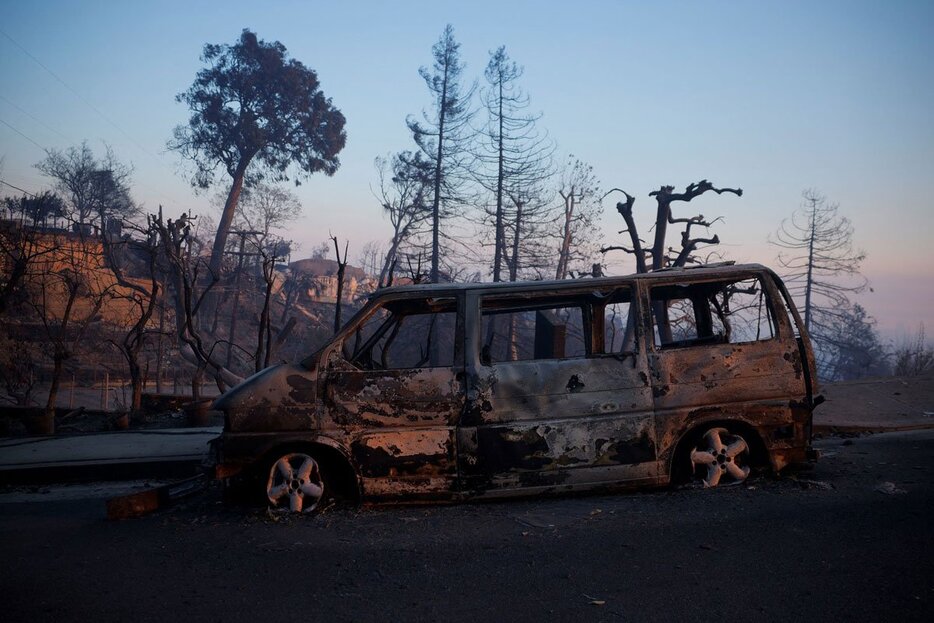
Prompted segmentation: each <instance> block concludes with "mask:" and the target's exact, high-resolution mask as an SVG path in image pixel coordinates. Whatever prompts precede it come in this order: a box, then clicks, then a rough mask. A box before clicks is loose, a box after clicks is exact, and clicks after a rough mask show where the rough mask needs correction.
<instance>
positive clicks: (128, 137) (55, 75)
mask: <svg viewBox="0 0 934 623" xmlns="http://www.w3.org/2000/svg"><path fill="white" fill-rule="evenodd" d="M0 34H2V35H3V36H4V37H6V38H7V39H9V40H10V42H11V43H12V44H13V45H15V46H16V47H17V48H19V50H20V52H22V53H23V54H25V55H26V56H28V57H29V58H31V59H32V61H33V62H34V63H36V64H37V65H38V66H39V67H41V68H42V69H44V70H45V71H46V72H47V73H48V74H49V75H50V76H52V77H53V78H55V79H56V80H57V81H58V82H59V83H60V84H61V85H62V86H63V87H65V88H66V89H68V90H69V91H71V93H72V94H73V95H74V96H75V97H77V98H78V99H79V100H81V102H82V103H84V105H85V106H87V107H88V108H90V109H91V110H93V111H94V112H95V113H97V114H98V116H100V118H101V119H103V120H104V121H106V122H107V123H109V124H110V125H111V126H113V127H114V129H116V130H117V131H118V132H120V133H121V134H123V136H124V137H126V139H127V140H129V141H130V142H131V143H133V144H134V145H136V147H137V148H138V149H139V150H140V151H142V152H144V153H147V154H149V152H148V151H147V150H146V148H145V147H143V146H142V145H140V144H139V143H137V142H136V140H134V139H133V137H132V136H130V135H129V134H127V133H126V131H124V129H123V128H121V127H120V126H118V125H117V124H116V123H114V122H113V121H111V119H110V117H108V116H107V115H105V114H104V113H102V112H101V111H100V110H99V109H98V108H97V107H96V106H94V104H92V103H91V102H89V101H88V100H87V99H85V97H84V96H83V95H81V94H80V93H78V92H77V91H76V90H74V89H73V88H71V86H70V85H69V84H68V83H67V82H65V81H64V80H62V79H61V78H60V77H59V76H58V74H56V73H55V72H54V71H52V70H51V69H49V68H48V67H46V66H45V65H43V64H42V61H40V60H39V59H38V58H36V57H35V56H33V55H32V54H30V53H29V50H27V49H26V48H24V47H23V46H21V45H20V44H19V43H18V42H17V41H16V39H14V38H13V37H11V36H10V35H8V34H7V33H6V31H4V30H3V29H2V28H0ZM149 155H150V156H151V155H152V154H149Z"/></svg>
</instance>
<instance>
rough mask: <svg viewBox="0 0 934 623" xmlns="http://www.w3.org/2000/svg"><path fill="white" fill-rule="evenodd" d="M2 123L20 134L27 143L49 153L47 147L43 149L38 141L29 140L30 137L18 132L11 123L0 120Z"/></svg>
mask: <svg viewBox="0 0 934 623" xmlns="http://www.w3.org/2000/svg"><path fill="white" fill-rule="evenodd" d="M0 123H2V124H3V125H5V126H6V127H8V128H10V129H11V130H13V131H14V132H16V133H17V134H19V135H20V136H22V137H23V138H24V139H26V140H27V141H29V142H30V143H32V144H33V145H35V146H36V147H38V148H39V149H41V150H42V151H48V150H46V148H45V147H43V146H42V145H40V144H39V143H37V142H36V141H34V140H32V139H31V138H29V137H28V136H26V135H25V134H23V133H22V132H20V131H19V130H17V129H16V128H14V127H13V126H11V125H10V124H9V123H7V122H6V121H4V120H3V119H0Z"/></svg>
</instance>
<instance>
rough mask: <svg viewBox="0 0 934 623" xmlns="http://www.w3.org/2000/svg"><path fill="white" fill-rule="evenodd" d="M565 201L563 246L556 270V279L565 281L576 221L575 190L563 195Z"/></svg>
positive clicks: (559, 250)
mask: <svg viewBox="0 0 934 623" xmlns="http://www.w3.org/2000/svg"><path fill="white" fill-rule="evenodd" d="M561 198H562V199H564V228H563V235H562V236H561V246H560V247H559V248H558V267H557V269H556V270H555V279H564V278H565V277H567V276H568V264H569V263H570V255H571V222H572V221H573V220H574V207H575V202H576V201H575V197H574V189H573V188H571V192H569V193H568V194H564V193H561Z"/></svg>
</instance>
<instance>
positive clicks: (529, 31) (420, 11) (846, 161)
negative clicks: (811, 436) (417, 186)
mask: <svg viewBox="0 0 934 623" xmlns="http://www.w3.org/2000/svg"><path fill="white" fill-rule="evenodd" d="M3 4H4V10H3V19H2V21H0V157H2V158H3V161H2V166H0V179H2V180H3V181H4V182H6V183H8V184H13V185H15V186H18V187H20V188H23V189H26V190H28V191H36V190H42V189H44V188H46V187H47V186H48V182H47V180H45V179H44V178H43V177H42V175H41V174H40V173H39V172H38V171H37V170H36V169H35V168H34V166H33V165H34V164H35V163H36V162H38V161H39V160H41V159H42V157H43V149H44V148H55V149H63V148H67V147H68V146H70V145H75V144H78V143H79V142H80V141H82V140H84V139H87V140H88V141H89V143H90V145H91V146H92V148H94V149H95V150H97V151H102V150H103V144H104V143H106V144H109V145H111V146H112V147H113V149H114V150H115V152H116V154H117V156H118V157H119V158H121V159H122V160H123V161H126V162H129V163H132V165H133V166H134V168H135V172H134V176H133V179H134V185H133V194H134V197H135V199H136V200H137V201H139V202H142V203H143V204H144V205H145V206H146V207H147V208H149V209H152V210H155V209H156V208H157V206H158V205H159V204H163V205H164V206H165V209H166V210H167V211H168V212H169V213H170V214H173V213H174V214H178V213H181V212H182V211H194V212H195V213H202V212H210V211H211V208H210V207H209V204H210V198H209V196H206V195H196V194H195V193H194V192H193V191H192V190H191V187H190V185H189V184H188V183H187V181H186V178H185V176H184V171H183V170H182V168H181V162H180V161H179V159H178V157H177V156H176V154H174V153H172V152H167V151H166V147H165V144H166V140H167V139H168V138H169V137H170V135H171V131H172V128H173V127H174V126H175V125H177V124H179V123H184V122H185V121H186V119H187V111H186V109H185V108H184V106H183V105H181V104H177V103H176V102H175V100H174V97H175V95H176V94H177V93H179V92H181V91H183V90H185V89H186V88H187V87H188V86H189V85H190V83H191V81H192V79H193V78H194V75H195V73H196V72H197V71H198V69H200V68H201V67H202V63H201V61H200V59H199V57H200V53H201V49H202V47H203V45H204V44H205V43H207V42H211V43H231V42H233V41H235V39H236V38H237V37H238V36H239V33H240V31H241V30H242V29H243V28H250V29H251V30H254V31H255V32H256V33H257V34H258V35H259V36H260V37H261V38H263V39H266V40H279V41H281V42H282V43H283V44H284V45H285V46H286V47H287V48H288V50H289V53H290V55H291V56H293V57H294V58H297V59H299V60H301V61H302V62H304V63H305V64H307V65H308V66H310V67H312V68H313V69H315V70H316V71H317V72H318V76H319V78H320V81H321V84H322V89H323V90H324V92H325V93H326V94H327V95H328V96H330V97H331V98H332V99H333V102H334V104H335V105H336V106H337V107H338V108H340V109H341V110H342V111H343V113H344V114H345V116H346V117H347V133H348V142H347V147H346V149H345V150H344V151H343V152H342V154H341V161H342V166H341V168H340V171H339V172H338V173H337V174H336V175H335V176H334V177H332V178H327V177H323V176H318V177H314V178H312V179H311V180H309V181H307V182H306V183H305V184H303V185H302V186H301V187H300V188H299V189H297V192H298V194H299V196H300V198H301V200H302V202H303V204H304V212H305V216H304V217H303V219H302V220H301V222H300V223H299V224H298V225H297V226H295V227H294V228H293V229H292V231H291V232H290V234H291V235H292V236H293V237H295V238H296V239H297V240H298V241H299V242H301V243H302V245H303V247H304V248H305V249H308V248H311V247H312V246H314V245H315V244H317V243H319V242H321V241H323V240H325V239H326V238H327V236H328V233H329V232H333V233H334V234H336V235H337V236H339V237H340V238H342V239H344V238H348V239H349V240H350V242H351V248H352V251H351V255H352V256H353V253H354V251H353V248H354V247H355V248H356V250H357V251H359V250H360V248H361V247H362V246H363V245H364V244H365V243H366V242H368V241H370V240H383V239H385V238H387V237H388V235H389V232H390V230H389V224H388V222H387V221H386V220H385V219H384V218H383V217H382V215H381V213H380V209H379V205H378V203H377V201H376V200H375V198H374V196H373V194H372V191H371V186H372V185H373V184H374V183H375V171H374V168H373V159H374V158H375V157H376V156H379V155H384V154H387V153H389V152H391V151H397V150H399V149H403V148H408V147H410V146H411V138H410V136H409V133H408V131H407V130H406V127H405V118H406V116H407V115H409V114H417V113H419V112H420V111H421V110H422V109H423V108H424V107H425V106H427V105H428V104H429V99H428V93H427V91H426V89H425V86H424V83H423V82H422V81H421V79H420V77H419V76H418V73H417V70H418V67H419V66H421V65H427V64H429V63H430V62H431V57H430V48H431V45H432V44H433V43H434V42H435V41H436V40H437V38H438V36H439V35H440V33H441V31H442V29H443V28H444V25H445V24H447V23H451V24H452V25H453V26H454V28H455V36H456V38H457V39H458V41H459V42H460V43H461V46H462V47H461V50H462V54H463V59H464V60H465V61H466V63H467V74H468V75H469V76H471V77H480V76H481V74H482V70H483V67H484V66H485V65H486V61H487V58H488V53H489V51H491V50H493V49H495V48H496V47H498V46H499V45H505V46H506V48H507V51H508V52H509V54H510V55H511V56H512V58H513V59H514V60H516V61H517V62H518V63H519V64H521V65H523V66H524V67H525V76H524V78H523V86H524V88H525V90H526V91H527V92H528V94H529V95H530V97H531V102H532V107H533V109H534V110H537V111H541V112H542V113H543V118H542V121H541V123H542V125H543V127H545V128H547V130H548V132H549V134H550V135H551V136H552V137H553V138H554V139H555V140H556V141H557V144H558V149H559V151H560V153H563V154H567V153H573V154H574V155H576V156H577V157H579V158H581V159H583V160H586V161H587V162H589V163H590V164H592V165H593V166H594V169H595V171H596V173H597V175H598V176H599V178H600V179H601V181H602V183H603V186H604V187H605V188H610V187H614V186H615V187H622V188H625V189H626V190H628V191H629V192H630V193H631V194H634V195H636V196H637V202H636V211H637V214H641V215H642V216H643V218H642V222H645V223H646V224H645V225H644V226H643V227H647V226H648V223H647V222H646V221H645V218H647V217H649V215H650V214H651V212H652V202H651V200H650V198H649V197H648V196H647V194H648V193H649V192H650V191H652V190H654V189H656V188H658V186H660V185H661V184H674V185H676V186H678V187H683V186H685V185H686V184H688V183H690V182H692V181H697V180H700V179H703V178H707V179H710V180H711V181H712V182H714V183H715V184H717V185H723V186H741V187H742V188H743V189H744V191H745V194H744V196H743V197H742V198H736V197H734V196H732V195H723V196H719V197H718V196H716V195H713V196H710V197H708V196H704V197H703V198H701V199H700V200H698V201H696V202H694V203H693V204H691V205H690V206H689V207H687V208H686V210H685V211H686V212H687V211H689V212H691V213H692V214H694V213H697V212H701V213H703V214H705V215H706V216H710V217H712V216H722V217H723V219H724V222H723V223H718V224H717V226H716V228H715V230H714V231H715V232H716V233H718V234H719V236H720V238H721V240H723V243H724V244H723V248H724V250H725V251H727V253H728V254H729V256H730V257H732V258H733V259H736V260H738V261H757V262H762V263H765V264H769V265H774V264H775V260H774V258H775V249H774V248H772V247H769V246H768V245H767V244H766V238H767V236H768V234H769V233H770V232H772V231H774V230H775V229H776V228H777V227H778V225H779V223H780V222H781V220H782V219H783V218H785V217H787V216H789V215H790V214H791V212H792V211H793V210H794V209H796V208H797V207H798V206H799V204H800V195H801V192H802V190H804V189H806V188H816V189H819V190H820V191H821V192H823V193H824V194H825V195H826V196H827V197H828V198H829V199H830V200H832V201H834V202H836V203H839V204H840V211H841V213H842V214H844V215H846V216H847V217H849V218H850V219H851V220H852V222H853V224H854V226H855V230H856V236H855V238H856V244H857V245H858V246H859V247H861V248H862V249H865V251H866V252H867V254H868V259H867V260H866V262H865V264H864V266H863V268H864V271H863V272H864V273H865V274H866V276H867V277H869V279H870V280H871V281H872V285H873V290H874V291H873V292H867V293H866V294H864V295H861V296H860V297H859V301H860V302H861V303H862V304H863V305H864V306H865V307H867V308H868V309H869V311H870V312H871V313H872V314H874V315H875V317H876V318H877V319H878V321H879V326H880V329H881V330H882V332H883V335H884V336H885V337H888V338H891V337H897V336H898V335H900V334H904V333H908V332H913V331H914V330H916V329H917V327H918V324H919V323H920V322H924V323H925V324H926V326H927V328H928V330H929V332H934V243H932V241H931V236H932V234H934V231H932V230H934V201H932V199H931V197H932V194H931V192H930V190H929V185H930V184H932V182H934V2H930V1H926V0H923V1H908V0H903V1H891V2H883V1H875V2H864V1H858V0H847V1H842V2H833V1H823V2H813V1H809V2H798V1H792V0H783V1H782V2H766V1H760V2H739V1H735V0H734V1H730V2H696V1H695V2H624V1H617V2H612V1H597V0H578V1H576V2H573V3H571V2H547V1H544V0H538V1H510V0H498V1H487V0H476V1H472V2H438V1H437V0H435V1H434V2H420V1H418V2H417V1H405V0H403V1H400V2H353V1H347V2H340V3H337V2H315V1H305V2H267V3H257V2H251V3H246V2H239V1H230V0H229V1H226V2H205V1H194V2H193V1H191V0H188V1H187V2H176V1H171V0H163V1H161V2H158V3H156V2H147V3H142V2H116V1H105V0H102V1H97V2H92V1H83V2H76V1H74V2H52V1H42V0H36V1H34V2H28V3H27V2H5V3H3ZM10 192H13V191H12V190H11V189H10V188H9V187H7V186H4V187H3V188H2V189H0V193H3V194H6V193H10ZM621 228H622V227H621V223H620V222H619V217H618V215H616V213H615V211H614V210H613V209H612V203H611V202H607V212H606V214H605V217H604V230H605V240H606V241H607V242H613V241H619V240H620V239H619V236H618V234H617V233H616V232H617V231H618V230H619V229H621ZM608 260H609V261H608V263H609V265H610V271H611V272H612V273H615V274H622V273H628V272H631V271H632V266H631V259H630V258H628V257H626V256H611V257H609V258H608Z"/></svg>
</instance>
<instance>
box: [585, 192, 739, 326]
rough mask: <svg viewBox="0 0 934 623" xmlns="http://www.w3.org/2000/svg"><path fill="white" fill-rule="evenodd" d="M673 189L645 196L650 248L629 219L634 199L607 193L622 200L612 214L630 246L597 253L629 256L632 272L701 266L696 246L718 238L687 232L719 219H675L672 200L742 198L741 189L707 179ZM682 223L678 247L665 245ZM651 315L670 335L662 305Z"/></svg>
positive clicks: (665, 306) (694, 217)
mask: <svg viewBox="0 0 934 623" xmlns="http://www.w3.org/2000/svg"><path fill="white" fill-rule="evenodd" d="M674 190H675V187H674V186H662V187H661V188H659V189H658V190H655V191H652V192H650V193H649V196H650V197H654V198H655V203H656V211H655V222H654V225H653V226H654V228H655V238H654V240H653V241H652V245H651V246H650V247H646V245H645V241H643V240H642V239H641V238H640V237H639V230H638V227H637V225H636V220H635V217H634V216H633V206H634V205H635V202H636V199H635V197H633V196H632V195H630V194H629V193H627V192H626V191H624V190H622V189H620V188H613V189H611V190H609V191H608V192H607V193H606V194H605V195H604V197H606V196H607V195H609V194H610V193H613V192H620V193H622V194H623V195H624V196H625V197H626V201H620V202H617V204H616V211H617V212H619V214H620V216H622V217H623V221H624V222H625V223H626V229H623V230H622V231H620V232H619V233H621V234H624V233H625V234H629V240H630V246H629V247H627V246H624V245H611V246H606V247H602V248H601V249H600V252H601V253H608V252H610V251H624V252H626V253H630V254H632V255H633V256H634V257H635V260H636V272H637V273H646V272H649V271H651V270H659V269H661V268H667V267H683V266H685V265H687V264H688V263H702V262H701V261H700V260H699V259H698V258H697V257H696V255H695V252H696V251H697V248H698V245H701V244H706V245H715V244H719V243H720V238H719V236H717V235H716V234H714V235H713V236H712V237H709V238H703V237H695V238H692V237H691V230H692V228H694V227H704V228H705V229H706V228H709V227H710V226H712V225H713V224H714V223H716V222H717V221H718V220H720V219H719V218H715V219H713V220H709V221H708V220H707V219H705V218H704V215H703V214H698V215H697V216H691V217H688V218H677V217H675V216H674V215H673V214H672V211H671V204H672V203H674V202H676V201H683V202H685V203H687V202H690V201H691V200H693V199H695V198H697V197H699V196H701V195H703V194H704V193H706V192H710V191H712V192H715V193H717V194H718V195H721V194H723V193H732V194H734V195H736V196H737V197H742V196H743V189H742V188H717V187H715V186H714V185H713V184H711V183H710V182H708V181H707V180H701V181H699V182H694V183H692V184H689V185H688V186H687V187H686V188H685V189H684V192H681V193H676V192H674ZM679 224H683V225H684V229H683V230H682V232H681V248H680V249H675V248H673V247H670V246H666V245H667V242H666V240H667V236H668V226H669V225H679ZM652 313H653V314H654V316H655V319H656V325H657V326H658V327H659V330H660V331H664V332H668V333H670V331H671V329H670V324H669V322H668V307H667V305H665V304H663V303H662V302H658V303H655V304H654V305H653V309H652ZM661 337H662V341H670V340H671V335H662V336H661Z"/></svg>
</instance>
